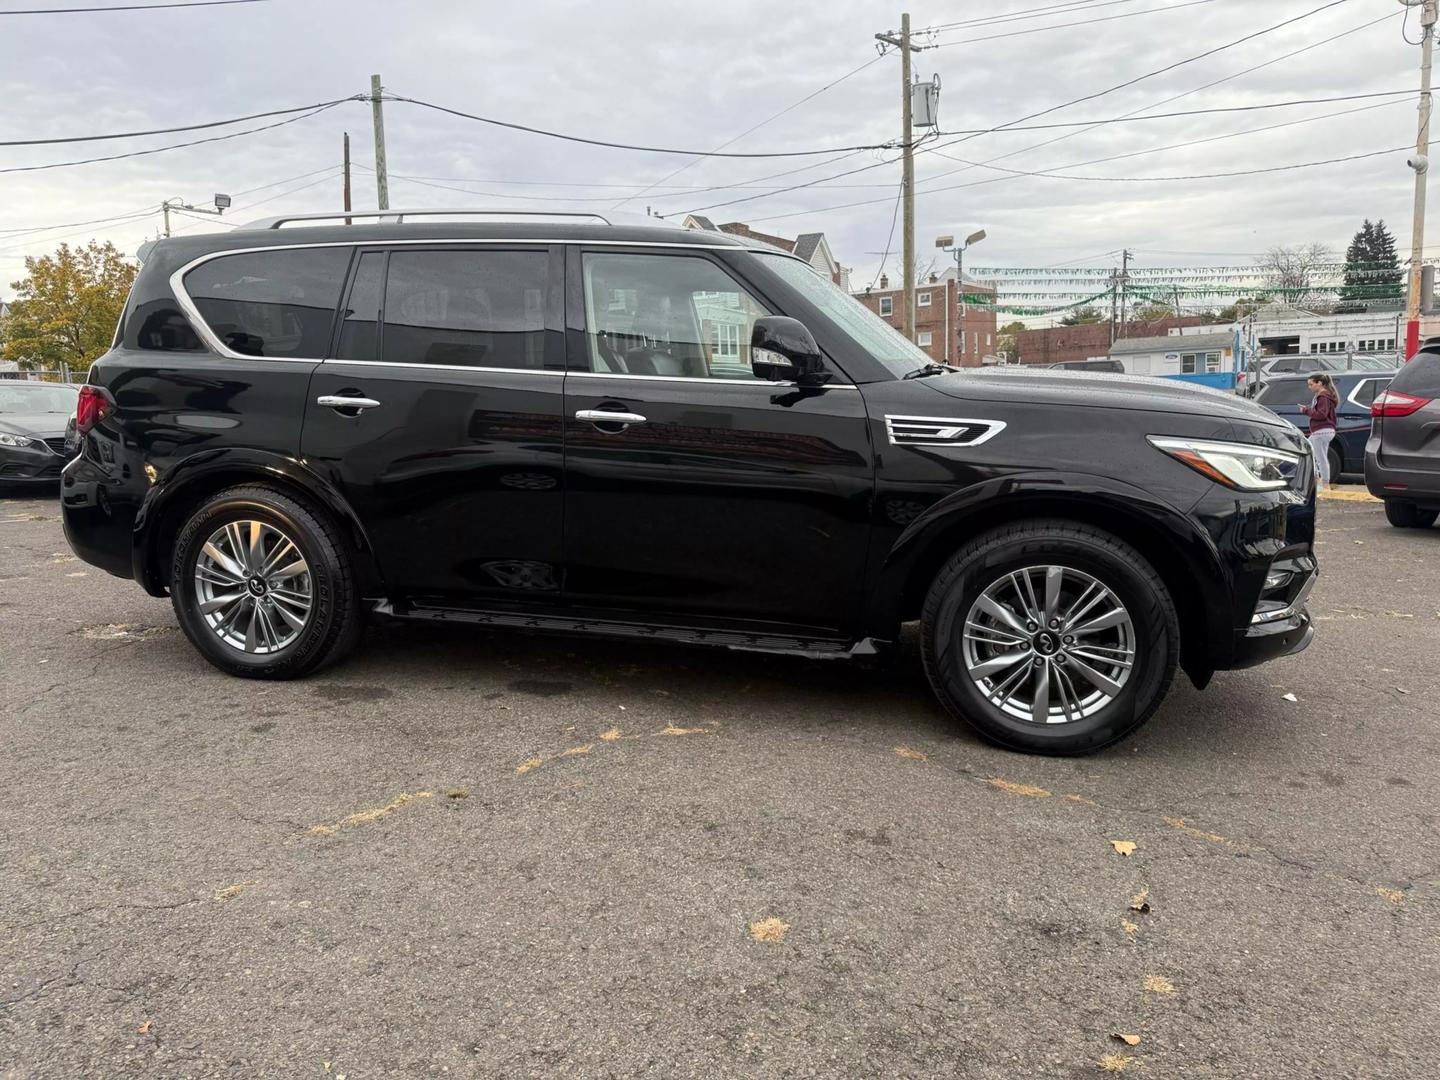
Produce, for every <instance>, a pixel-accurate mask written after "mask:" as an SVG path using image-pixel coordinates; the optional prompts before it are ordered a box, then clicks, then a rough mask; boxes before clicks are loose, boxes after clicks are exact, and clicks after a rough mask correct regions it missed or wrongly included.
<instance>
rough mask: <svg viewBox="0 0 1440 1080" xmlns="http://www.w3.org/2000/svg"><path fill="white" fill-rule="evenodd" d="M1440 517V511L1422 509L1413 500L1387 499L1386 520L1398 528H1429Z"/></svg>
mask: <svg viewBox="0 0 1440 1080" xmlns="http://www.w3.org/2000/svg"><path fill="white" fill-rule="evenodd" d="M1437 517H1440V511H1435V510H1421V509H1420V508H1419V507H1418V506H1416V505H1415V504H1414V503H1412V502H1401V501H1400V500H1399V499H1386V500H1385V520H1386V521H1388V522H1390V524H1391V525H1394V526H1395V527H1396V528H1397V529H1428V528H1430V526H1431V525H1434V524H1435V519H1436V518H1437Z"/></svg>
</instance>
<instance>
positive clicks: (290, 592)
mask: <svg viewBox="0 0 1440 1080" xmlns="http://www.w3.org/2000/svg"><path fill="white" fill-rule="evenodd" d="M170 599H171V603H172V604H173V605H174V608H175V615H176V617H177V618H178V619H179V620H180V627H181V629H183V630H184V631H185V635H186V636H187V637H188V638H189V639H190V642H191V644H193V645H194V646H195V647H196V648H197V649H199V650H200V652H201V654H202V655H204V657H205V658H206V659H207V660H209V661H210V662H211V663H212V664H214V665H215V666H216V667H218V668H220V669H221V670H222V671H226V672H229V673H230V674H232V675H240V676H244V677H247V678H253V679H289V678H295V677H296V676H299V675H305V674H308V673H309V672H311V671H315V670H316V669H318V668H320V667H322V666H323V665H325V664H328V663H331V662H333V661H335V660H337V659H339V658H340V657H341V656H343V655H344V654H345V653H346V652H348V651H349V650H350V649H351V647H353V645H354V644H355V642H356V640H357V639H358V638H359V635H360V632H361V630H362V620H361V615H360V597H359V593H358V590H357V588H356V585H355V575H354V572H353V569H352V566H351V560H350V555H349V551H348V549H347V548H346V545H345V543H344V541H343V538H342V537H341V535H340V533H339V531H338V530H337V529H336V528H335V526H334V524H333V523H332V522H330V521H329V520H328V519H326V518H324V517H323V516H321V515H320V514H318V513H316V512H315V511H313V510H312V509H310V508H309V507H308V506H305V505H304V504H302V503H300V502H298V501H297V500H295V499H293V498H291V497H290V496H289V495H287V494H285V493H283V492H280V491H277V490H275V489H274V488H270V487H265V486H259V485H256V486H246V487H235V488H230V489H229V490H226V491H222V492H219V493H218V494H216V495H213V496H211V497H210V498H209V499H207V500H206V501H205V502H203V503H201V504H200V506H199V507H197V508H196V509H195V511H194V512H193V513H192V514H191V515H190V517H189V519H188V520H187V521H186V522H185V524H184V526H183V527H182V528H181V529H180V533H179V536H177V537H176V540H175V548H174V554H173V557H172V559H171V567H170Z"/></svg>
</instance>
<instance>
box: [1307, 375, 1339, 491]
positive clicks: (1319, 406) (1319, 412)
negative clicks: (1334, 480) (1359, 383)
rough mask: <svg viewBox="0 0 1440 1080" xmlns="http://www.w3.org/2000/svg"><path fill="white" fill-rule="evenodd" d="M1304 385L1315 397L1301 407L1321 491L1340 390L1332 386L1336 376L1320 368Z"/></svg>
mask: <svg viewBox="0 0 1440 1080" xmlns="http://www.w3.org/2000/svg"><path fill="white" fill-rule="evenodd" d="M1306 385H1307V386H1308V387H1309V388H1310V392H1311V393H1312V394H1314V395H1315V400H1314V401H1312V402H1311V403H1310V404H1309V405H1301V406H1300V411H1301V412H1303V413H1304V414H1305V415H1306V416H1308V417H1309V418H1310V451H1311V453H1312V454H1314V456H1315V471H1316V473H1317V474H1318V475H1319V477H1320V490H1321V491H1324V490H1325V489H1326V488H1327V487H1329V486H1330V442H1331V440H1332V439H1334V438H1335V408H1336V406H1338V405H1339V404H1340V392H1339V391H1338V390H1336V389H1335V380H1334V379H1332V378H1330V376H1329V375H1327V374H1325V372H1323V371H1322V372H1319V373H1318V374H1315V375H1311V376H1310V378H1309V379H1308V380H1307V382H1306Z"/></svg>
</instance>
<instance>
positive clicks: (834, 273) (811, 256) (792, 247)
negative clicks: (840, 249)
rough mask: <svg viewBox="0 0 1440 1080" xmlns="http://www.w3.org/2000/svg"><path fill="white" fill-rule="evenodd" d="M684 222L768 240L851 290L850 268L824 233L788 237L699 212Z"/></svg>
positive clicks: (842, 286) (773, 245)
mask: <svg viewBox="0 0 1440 1080" xmlns="http://www.w3.org/2000/svg"><path fill="white" fill-rule="evenodd" d="M683 224H684V226H685V228H687V229H707V230H709V231H710V232H723V233H729V234H730V235H731V236H743V237H745V239H747V240H758V241H760V243H762V244H769V245H770V246H771V247H775V248H779V249H780V250H781V251H788V252H790V254H792V255H795V256H797V257H799V258H801V259H804V260H805V261H806V262H808V263H809V264H810V265H811V266H813V267H815V268H816V269H817V270H820V271H823V272H824V273H826V274H829V275H830V280H831V281H833V282H835V284H836V285H839V286H840V287H841V288H842V289H845V290H847V291H848V290H849V288H850V269H849V268H848V267H845V266H841V265H840V263H839V262H838V261H837V260H836V258H835V255H834V253H833V252H831V250H830V242H829V241H828V240H826V239H825V234H824V233H818V232H814V233H801V234H800V235H799V236H797V237H796V238H795V239H794V240H789V239H786V238H785V237H783V236H776V235H774V234H773V233H764V232H761V231H760V230H759V229H752V228H751V227H750V226H749V225H746V224H745V223H744V222H743V221H727V222H726V223H725V224H724V225H716V224H715V223H714V222H713V221H711V220H710V219H709V218H707V217H704V216H702V215H700V214H687V215H685V221H684V222H683Z"/></svg>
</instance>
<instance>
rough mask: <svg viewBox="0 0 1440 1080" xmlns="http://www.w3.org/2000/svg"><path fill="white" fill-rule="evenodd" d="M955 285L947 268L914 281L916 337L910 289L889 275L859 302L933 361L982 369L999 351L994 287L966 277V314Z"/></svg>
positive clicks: (953, 275)
mask: <svg viewBox="0 0 1440 1080" xmlns="http://www.w3.org/2000/svg"><path fill="white" fill-rule="evenodd" d="M956 281H957V276H956V272H955V271H954V270H946V271H945V273H943V274H931V275H930V277H929V278H928V279H927V280H925V281H920V282H916V283H915V333H914V334H908V333H906V330H907V327H906V325H905V290H904V289H903V288H891V287H890V279H889V278H888V277H886V276H885V275H883V274H882V275H881V277H880V285H879V288H875V289H866V290H864V291H863V292H858V293H856V294H855V299H857V300H859V301H860V302H861V303H862V304H864V305H865V306H866V307H868V308H869V309H870V310H871V311H873V312H875V313H876V314H877V315H879V316H880V317H881V318H882V319H884V320H886V321H887V322H889V323H890V324H891V325H892V326H894V327H895V329H897V330H899V331H900V332H901V333H902V334H905V335H906V336H907V337H909V338H910V340H911V341H913V342H915V344H916V345H918V346H920V348H921V349H923V350H924V351H925V352H926V353H928V354H929V355H930V356H931V358H933V359H934V360H937V361H939V362H941V363H945V364H954V365H955V366H956V367H979V366H980V364H981V362H982V361H983V359H984V358H985V357H986V356H990V355H991V354H993V353H994V352H995V349H996V347H997V343H996V340H995V338H996V328H995V308H994V306H993V305H994V302H995V288H994V286H992V285H986V284H985V283H984V282H981V281H976V280H975V279H974V278H972V277H970V276H969V275H966V277H965V303H964V306H963V310H962V305H961V296H960V290H958V289H957V288H956V287H955V286H956ZM977 298H979V302H977ZM1108 344H1109V342H1108V341H1107V342H1106V345H1108Z"/></svg>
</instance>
